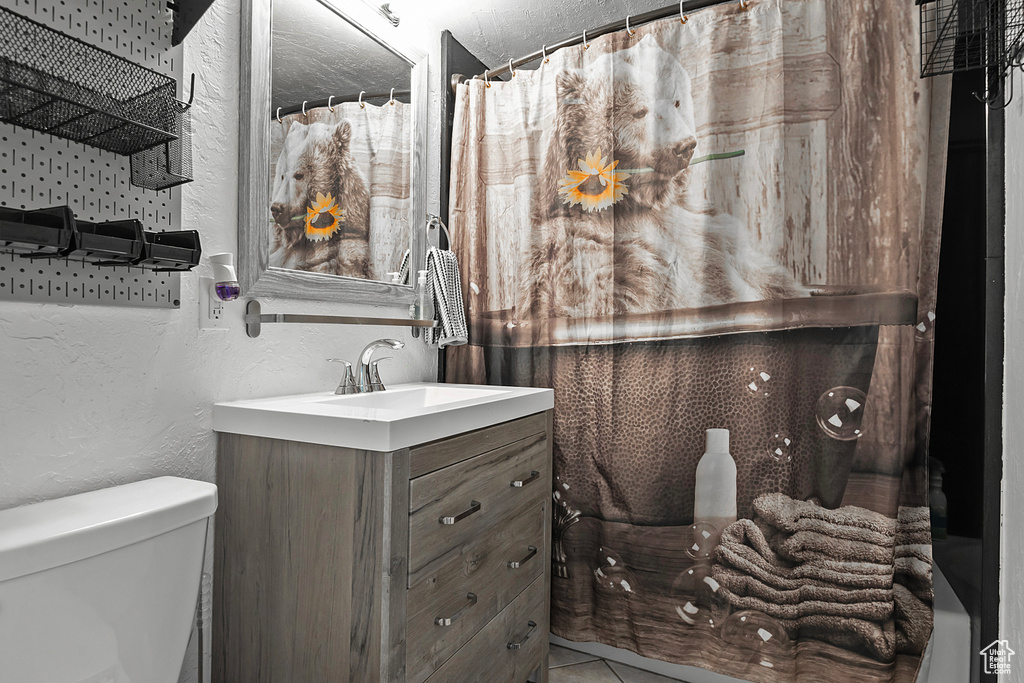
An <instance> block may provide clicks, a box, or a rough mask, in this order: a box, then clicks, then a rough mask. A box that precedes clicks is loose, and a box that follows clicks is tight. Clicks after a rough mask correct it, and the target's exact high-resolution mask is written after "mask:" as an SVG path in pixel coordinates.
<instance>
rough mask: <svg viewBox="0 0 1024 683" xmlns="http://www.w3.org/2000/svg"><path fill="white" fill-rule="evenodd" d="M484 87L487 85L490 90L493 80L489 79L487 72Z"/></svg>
mask: <svg viewBox="0 0 1024 683" xmlns="http://www.w3.org/2000/svg"><path fill="white" fill-rule="evenodd" d="M484 85H486V86H487V87H488V88H490V87H491V79H490V78H488V72H487V71H485V72H484Z"/></svg>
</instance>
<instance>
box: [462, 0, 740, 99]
mask: <svg viewBox="0 0 1024 683" xmlns="http://www.w3.org/2000/svg"><path fill="white" fill-rule="evenodd" d="M735 1H736V0H683V2H679V3H676V4H674V5H669V6H668V7H662V8H661V9H652V10H650V11H649V12H642V13H640V14H637V15H630V16H629V18H628V21H629V28H633V27H635V26H639V25H640V24H647V23H650V22H652V21H657V20H658V19H664V18H665V17H671V16H672V15H674V14H679V15H682V14H685V13H687V12H696V11H697V10H702V9H706V8H708V7H712V6H714V5H724V4H727V3H729V2H735ZM739 2H740V3H741V4H743V5H744V7H746V6H747V5H749V4H750V0H739ZM626 21H627V19H622V20H621V21H615V22H612V23H610V24H605V25H604V26H601V27H599V28H595V29H587V31H586V36H587V42H590V39H592V38H597V37H599V36H603V35H606V34H608V33H615V32H616V31H621V30H623V29H625V28H626ZM582 42H583V34H580V35H577V36H573V37H572V38H566V39H565V40H563V41H562V42H560V43H555V44H554V45H548V46H546V47H545V48H544V49H542V50H537V51H536V52H531V53H530V54H528V55H526V56H525V57H520V58H519V59H513V60H512V63H511V66H512V68H513V69H514V68H515V67H517V66H522V65H523V64H529V63H530V62H532V61H534V60H537V59H540V58H541V57H544V56H545V54H550V53H552V52H554V51H555V50H560V49H562V48H563V47H569V46H570V45H579V44H580V43H582ZM509 71H510V69H509V64H508V63H506V64H504V65H503V66H499V67H498V68H496V69H491V70H490V71H487V72H486V73H482V74H477V75H476V76H473V77H472V78H484V77H486V78H487V80H490V79H492V78H496V77H498V76H503V75H504V74H507V73H508V72H509ZM466 80H468V79H467V78H466V77H465V76H463V75H462V74H453V75H452V83H451V88H452V91H453V92H454V91H455V89H456V88H457V87H458V85H459V83H464V82H465V81H466Z"/></svg>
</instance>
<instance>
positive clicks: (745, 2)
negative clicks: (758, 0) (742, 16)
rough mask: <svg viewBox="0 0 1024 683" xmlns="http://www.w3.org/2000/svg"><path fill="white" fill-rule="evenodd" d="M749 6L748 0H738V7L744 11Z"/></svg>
mask: <svg viewBox="0 0 1024 683" xmlns="http://www.w3.org/2000/svg"><path fill="white" fill-rule="evenodd" d="M749 8H750V0H740V9H741V10H743V11H744V12H746V11H747V10H748V9H749Z"/></svg>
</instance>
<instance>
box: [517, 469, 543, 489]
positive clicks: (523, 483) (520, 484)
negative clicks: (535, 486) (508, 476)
mask: <svg viewBox="0 0 1024 683" xmlns="http://www.w3.org/2000/svg"><path fill="white" fill-rule="evenodd" d="M538 479H540V472H538V471H537V470H533V471H532V472H530V476H529V477H528V478H527V479H516V480H515V481H513V482H512V488H516V489H521V488H523V487H524V486H526V485H527V484H529V483H530V482H531V481H537V480H538Z"/></svg>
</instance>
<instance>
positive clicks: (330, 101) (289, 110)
mask: <svg viewBox="0 0 1024 683" xmlns="http://www.w3.org/2000/svg"><path fill="white" fill-rule="evenodd" d="M410 94H412V92H411V91H409V90H395V91H394V96H395V97H408V96H409V95H410ZM360 95H362V97H363V99H364V100H379V99H381V98H385V97H386V98H389V99H390V98H391V96H392V94H391V91H388V92H379V93H368V92H366V91H365V90H364V91H363V92H361V93H353V94H351V95H334V96H333V97H329V98H327V99H325V100H316V101H314V102H305V103H304V104H296V105H294V106H291V107H279V108H278V109H277V111H271V112H270V117H271V118H277V117H279V116H288V115H290V114H300V113H302V108H303V106H305V108H306V111H309V110H310V109H317V108H319V107H326V106H328V105H331V106H334V105H335V104H341V103H342V102H358V101H359V96H360Z"/></svg>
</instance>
